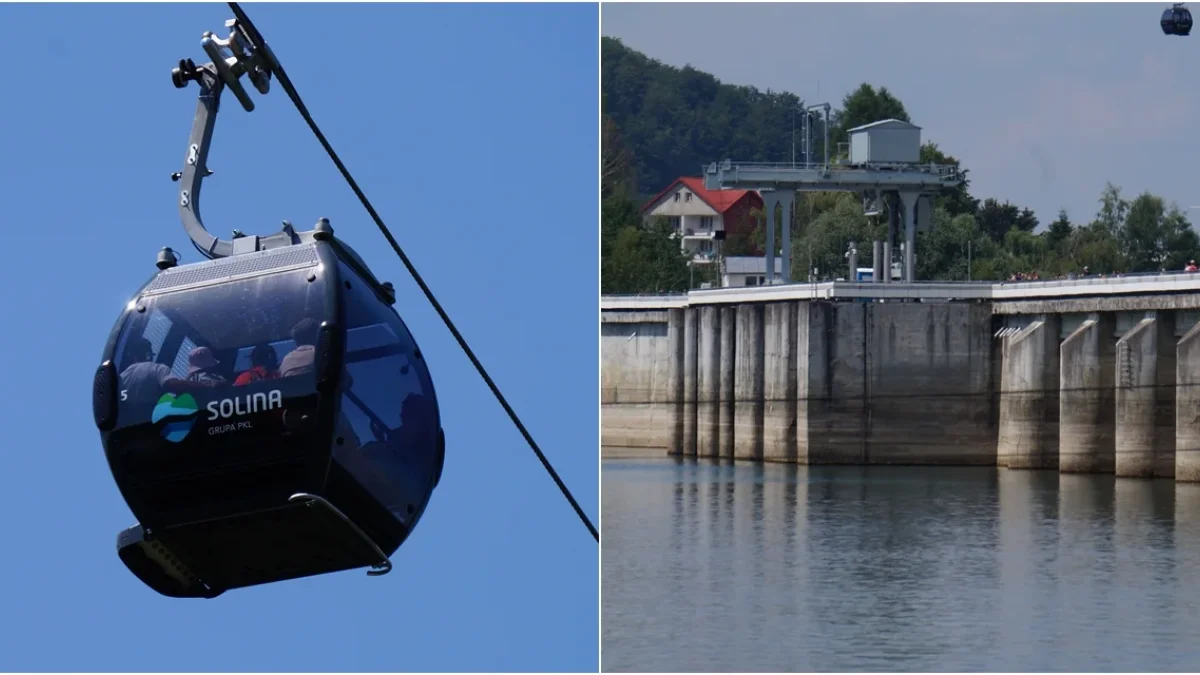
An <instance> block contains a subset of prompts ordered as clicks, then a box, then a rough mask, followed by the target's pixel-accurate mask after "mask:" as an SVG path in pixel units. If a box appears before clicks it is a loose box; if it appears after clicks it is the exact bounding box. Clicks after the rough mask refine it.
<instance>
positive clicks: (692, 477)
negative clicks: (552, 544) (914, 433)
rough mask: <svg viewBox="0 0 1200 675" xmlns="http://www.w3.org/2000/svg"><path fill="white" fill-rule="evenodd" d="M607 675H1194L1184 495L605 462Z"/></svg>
mask: <svg viewBox="0 0 1200 675" xmlns="http://www.w3.org/2000/svg"><path fill="white" fill-rule="evenodd" d="M602 541H603V567H602V574H603V586H602V626H603V628H602V632H603V636H602V650H603V651H602V657H601V658H602V668H603V669H604V670H606V671H628V670H641V671H646V670H650V671H663V670H672V671H680V670H681V671H738V672H745V671H779V670H823V671H862V670H937V671H978V670H992V671H1029V670H1035V671H1063V670H1067V671H1097V670H1099V671H1162V670H1182V671H1195V670H1197V669H1200V486H1192V485H1178V486H1177V485H1175V483H1174V482H1173V481H1170V480H1156V481H1148V480H1130V479H1122V480H1117V479H1114V478H1113V477H1111V476H1071V475H1065V476H1060V475H1059V474H1058V473H1056V472H1018V471H1007V470H1003V469H1001V470H997V469H994V468H979V469H974V468H917V467H802V466H785V465H767V466H757V465H754V464H750V463H746V464H743V463H738V464H731V463H719V462H708V461H700V462H696V461H686V460H685V461H675V460H669V459H665V460H614V461H605V462H604V465H603V540H602Z"/></svg>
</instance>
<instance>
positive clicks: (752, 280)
mask: <svg viewBox="0 0 1200 675" xmlns="http://www.w3.org/2000/svg"><path fill="white" fill-rule="evenodd" d="M746 285H747V286H757V285H758V277H746Z"/></svg>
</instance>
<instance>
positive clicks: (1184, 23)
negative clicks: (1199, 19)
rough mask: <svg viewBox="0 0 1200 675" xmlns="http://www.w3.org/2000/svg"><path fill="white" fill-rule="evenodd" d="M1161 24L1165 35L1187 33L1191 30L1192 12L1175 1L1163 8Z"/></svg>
mask: <svg viewBox="0 0 1200 675" xmlns="http://www.w3.org/2000/svg"><path fill="white" fill-rule="evenodd" d="M1161 25H1162V31H1163V33H1164V34H1166V35H1188V34H1190V33H1191V32H1192V13H1191V12H1190V11H1189V10H1188V8H1187V7H1184V6H1183V4H1182V3H1176V4H1174V5H1171V7H1169V8H1167V9H1165V10H1163V14H1162V21H1161Z"/></svg>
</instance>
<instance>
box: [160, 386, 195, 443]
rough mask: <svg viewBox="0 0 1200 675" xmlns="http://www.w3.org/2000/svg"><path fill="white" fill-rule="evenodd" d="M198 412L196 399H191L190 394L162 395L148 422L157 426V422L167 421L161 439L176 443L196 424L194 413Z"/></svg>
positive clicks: (185, 436)
mask: <svg viewBox="0 0 1200 675" xmlns="http://www.w3.org/2000/svg"><path fill="white" fill-rule="evenodd" d="M199 411H200V409H199V407H198V406H197V405H196V399H194V398H192V395H191V394H180V395H179V396H175V394H163V395H162V398H160V399H158V403H157V404H156V405H155V406H154V413H153V414H152V415H151V416H150V421H151V422H153V423H155V424H157V423H158V421H159V420H163V419H165V420H167V423H166V425H165V426H164V427H163V430H162V435H163V438H165V439H167V440H168V441H171V442H172V443H178V442H179V441H182V440H183V439H184V438H187V435H188V433H189V432H191V430H192V427H193V426H194V425H195V424H196V413H197V412H199Z"/></svg>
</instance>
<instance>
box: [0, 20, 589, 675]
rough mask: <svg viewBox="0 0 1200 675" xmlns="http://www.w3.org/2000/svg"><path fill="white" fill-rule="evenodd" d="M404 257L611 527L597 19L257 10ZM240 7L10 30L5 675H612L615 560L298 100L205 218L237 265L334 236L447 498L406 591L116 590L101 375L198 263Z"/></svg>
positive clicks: (1, 145)
mask: <svg viewBox="0 0 1200 675" xmlns="http://www.w3.org/2000/svg"><path fill="white" fill-rule="evenodd" d="M245 8H246V10H247V11H248V12H249V14H250V16H251V18H252V19H254V20H255V22H256V23H257V24H258V26H259V28H260V30H262V31H263V33H264V34H265V36H266V38H267V39H268V40H269V41H270V43H271V45H272V47H273V49H274V51H275V53H276V54H277V55H278V56H279V58H280V60H281V61H282V62H283V64H284V67H285V68H287V70H288V74H289V75H290V76H291V78H292V80H293V81H294V82H295V84H296V86H297V88H298V89H299V91H300V94H301V96H303V97H304V99H305V101H306V103H307V104H308V107H309V109H310V110H311V111H312V113H313V115H314V117H315V118H316V120H317V123H318V124H319V125H321V127H322V129H323V130H324V132H325V133H326V135H327V136H328V137H329V139H330V141H331V142H332V143H333V145H334V147H335V148H336V149H337V150H338V152H339V153H340V154H341V157H342V159H343V161H345V162H346V164H347V166H348V167H349V168H350V170H351V172H352V173H353V174H354V175H355V177H356V178H357V180H358V181H359V183H360V185H361V186H362V188H363V189H364V190H365V192H366V193H367V195H368V197H369V198H370V199H371V200H372V201H373V203H374V204H375V207H376V208H377V210H378V211H379V212H380V214H381V215H382V216H383V217H384V219H385V221H387V222H388V224H389V225H390V226H391V228H392V231H393V232H394V233H395V234H396V235H397V237H398V239H399V240H400V242H401V245H402V246H404V247H405V249H406V252H407V253H408V254H409V256H410V257H411V258H412V259H413V261H414V262H415V264H416V265H417V268H418V269H419V270H420V271H421V273H422V274H423V275H424V276H425V278H426V280H427V282H428V283H429V284H430V286H431V287H432V288H433V290H434V292H435V293H436V294H437V295H438V296H439V298H440V300H441V301H442V303H443V305H444V307H445V308H446V309H447V311H448V312H449V313H450V315H451V317H452V318H453V319H454V320H455V321H456V323H457V325H458V327H459V329H460V330H461V331H462V332H463V334H464V335H465V336H466V338H467V340H468V341H469V342H470V343H471V345H472V346H473V348H474V349H475V350H476V353H477V354H478V355H479V357H480V358H481V360H482V361H483V362H484V364H485V366H487V368H488V369H489V371H490V372H491V374H492V376H493V377H494V379H495V380H496V381H497V383H498V384H499V386H500V387H501V389H502V390H503V391H504V392H505V394H506V395H507V396H508V398H509V400H510V402H511V403H512V405H513V406H514V407H515V409H516V410H517V411H518V413H519V414H520V415H521V416H522V417H523V419H524V421H525V423H526V425H527V426H528V428H529V429H530V430H531V432H532V433H533V435H534V437H535V438H536V439H537V440H538V442H539V443H540V444H541V446H542V448H543V449H544V450H545V451H546V453H547V455H548V456H549V457H550V459H551V461H552V462H553V463H554V464H555V466H556V468H558V470H559V472H560V474H561V475H562V477H563V479H564V480H565V481H566V482H567V484H568V485H569V486H570V487H571V488H572V489H573V490H574V492H575V494H576V496H577V498H578V499H579V500H580V502H581V503H582V504H583V505H584V508H585V509H586V510H587V512H588V513H589V515H590V516H591V517H592V518H593V520H595V519H596V518H598V516H599V508H598V501H599V497H598V487H599V476H598V460H597V447H598V443H597V429H598V424H597V421H598V401H597V398H596V392H597V380H596V378H597V366H596V363H597V361H596V358H597V356H596V354H597V353H598V348H597V347H598V346H597V342H596V328H595V313H596V301H597V300H596V299H597V297H598V293H599V289H598V284H597V278H598V277H597V266H596V265H597V262H596V261H597V249H596V241H597V240H596V214H597V210H598V195H597V191H596V185H597V154H598V139H597V136H598V134H597V130H596V129H597V127H596V124H597V123H596V110H597V109H598V106H599V101H598V94H597V88H598V82H597V68H598V64H597V50H596V34H597V22H598V10H597V8H596V7H595V6H587V5H570V6H550V5H527V6H500V5H487V6H466V5H441V6H429V5H382V4H369V5H365V4H364V5H353V4H348V5H336V6H334V5H313V4H306V5H286V4H264V5H257V4H249V5H246V6H245ZM229 16H231V15H230V13H229V10H228V8H227V7H226V6H225V5H224V4H223V3H221V4H175V5H156V4H137V5H13V4H0V25H4V26H8V27H10V28H13V30H9V31H8V33H7V37H6V41H7V42H6V53H8V54H9V55H10V57H11V58H13V59H15V63H14V65H13V67H11V68H9V69H8V70H7V71H6V75H5V78H4V85H5V95H4V96H3V99H4V101H5V103H4V104H3V105H2V106H0V158H3V161H0V204H2V205H3V211H2V213H3V217H4V220H5V226H4V232H5V240H6V244H7V249H6V250H7V253H8V258H7V261H6V264H5V265H3V266H2V267H0V281H2V282H3V284H4V286H5V288H7V289H8V298H9V300H8V302H9V305H8V308H7V309H8V312H7V317H8V322H6V324H5V330H3V331H0V346H2V347H3V351H4V353H6V354H7V355H8V357H9V358H8V367H7V369H6V370H7V377H6V381H7V383H8V384H7V385H6V386H3V387H0V407H2V408H3V410H4V414H3V419H4V422H3V424H2V425H0V429H2V431H0V438H2V439H3V445H4V447H5V448H6V449H7V453H6V454H7V457H8V465H7V472H6V473H7V476H8V480H7V481H6V484H5V488H4V490H3V491H0V508H2V510H3V512H4V513H5V514H6V516H7V517H6V518H5V519H4V521H5V525H6V529H7V531H6V532H5V535H4V536H5V540H6V542H7V546H6V551H7V552H6V554H5V555H2V556H0V584H2V587H0V590H2V591H3V599H2V600H0V624H2V625H3V626H4V630H3V631H2V632H0V670H10V671H11V670H18V671H20V670H58V671H62V670H66V671H73V670H76V671H77V670H84V671H96V670H101V671H104V670H118V671H130V670H133V671H138V670H151V671H160V670H185V671H220V670H238V671H258V670H282V671H324V670H334V671H345V670H352V671H353V670H384V671H394V670H402V671H403V670H417V671H425V670H485V671H496V670H521V671H530V670H555V671H563V670H592V671H594V670H595V669H596V668H597V666H598V658H597V651H598V638H597V635H598V615H597V596H598V591H597V574H598V568H597V560H598V550H597V549H598V547H597V545H596V543H595V541H594V540H593V539H592V538H591V537H590V536H589V534H588V533H587V531H586V530H585V529H584V528H583V527H582V525H581V524H580V522H579V521H578V520H577V519H576V516H575V514H574V513H573V512H572V511H571V509H570V507H569V506H568V505H567V504H566V502H565V501H564V500H563V498H562V496H561V495H560V494H559V493H558V490H557V488H556V487H555V486H554V484H553V482H552V481H551V480H550V479H549V478H548V477H547V476H546V475H545V473H544V471H543V470H542V468H541V466H540V464H539V463H538V462H537V460H536V458H535V457H534V456H533V453H532V452H531V451H530V450H529V449H528V447H527V446H526V445H525V443H524V441H523V439H522V438H521V437H520V435H519V434H518V432H517V431H516V430H515V429H514V428H513V426H512V424H511V422H510V421H509V420H508V418H507V417H506V416H505V414H504V412H503V410H502V409H501V408H500V406H499V405H498V404H497V403H496V402H495V401H494V399H493V398H492V395H491V393H490V392H489V391H488V390H487V388H486V386H485V385H484V384H483V383H482V381H481V380H480V378H479V377H478V375H477V374H476V372H475V371H474V369H473V368H472V366H471V365H470V362H469V361H468V360H467V359H466V358H465V357H464V356H463V355H462V353H461V351H460V350H459V347H458V346H457V344H456V343H455V342H454V340H453V338H452V337H451V336H450V334H449V332H448V331H447V330H446V329H445V327H444V326H443V325H442V323H441V321H440V320H439V319H438V317H437V315H436V314H435V313H434V312H433V310H432V309H431V308H430V307H429V306H428V303H427V302H426V300H425V299H424V297H423V296H422V295H421V293H420V290H419V289H418V288H417V287H416V285H415V284H414V283H413V282H412V280H411V279H410V278H409V277H408V276H407V274H406V272H405V271H404V269H403V267H402V266H401V265H400V263H399V262H398V261H397V260H396V259H395V257H394V254H393V253H392V252H391V250H390V248H388V246H387V243H386V241H385V240H384V238H383V237H382V235H381V234H380V233H379V232H378V230H377V229H376V228H375V225H374V224H373V223H372V222H371V221H370V219H369V217H368V215H367V214H366V212H365V210H364V209H363V208H362V207H361V206H360V205H359V203H358V202H357V200H356V198H355V197H354V195H353V193H352V192H351V190H350V189H349V188H348V187H347V186H346V185H345V183H344V182H343V181H342V179H341V177H340V176H339V175H338V173H337V171H336V168H335V167H334V166H333V164H332V162H331V161H330V160H329V159H328V158H327V157H326V155H325V154H324V151H323V150H322V149H321V147H320V145H319V144H318V143H317V141H316V140H315V139H314V138H313V137H312V135H311V133H310V132H309V131H308V129H307V127H306V126H305V125H304V122H303V120H302V119H301V118H300V116H299V114H298V113H297V112H296V111H295V110H294V109H293V108H292V105H291V103H290V102H289V101H288V99H287V97H286V96H285V95H284V94H283V92H282V91H281V90H279V89H278V88H277V87H276V88H273V90H272V92H271V93H270V94H269V95H268V96H266V97H257V99H256V102H257V104H258V108H257V110H255V112H253V113H250V114H247V113H246V112H244V111H243V110H242V109H241V107H240V106H238V105H237V103H236V100H235V99H234V98H233V97H232V96H230V95H228V94H226V96H225V98H224V99H223V106H222V110H221V113H222V114H221V117H220V119H219V121H218V123H217V128H216V135H215V141H214V144H213V148H212V152H211V154H210V156H209V166H210V168H212V169H213V170H214V171H215V175H214V176H213V177H212V178H210V179H208V181H206V182H205V188H204V200H203V213H204V215H205V220H206V221H207V223H208V225H209V227H210V229H212V230H213V231H215V232H217V233H218V234H219V235H220V236H222V237H228V236H229V232H230V230H232V229H233V228H235V227H237V228H240V229H242V230H243V231H247V232H253V233H261V234H266V233H271V232H274V231H276V230H277V229H278V226H279V223H280V221H281V220H283V219H285V218H286V219H290V220H291V221H292V222H293V223H295V225H296V226H297V227H298V228H301V229H310V228H311V226H312V224H313V223H314V222H315V221H316V219H317V218H318V217H321V216H325V217H328V218H329V219H330V220H331V222H332V224H333V226H334V228H335V229H336V231H337V232H338V235H339V236H340V237H343V238H345V239H346V240H347V241H349V242H350V243H351V244H352V245H353V246H354V247H355V248H356V249H357V250H358V252H359V253H360V254H362V255H363V257H364V258H365V259H366V260H367V261H368V263H369V264H370V265H372V267H373V269H374V271H375V273H376V275H377V276H378V277H380V278H381V279H387V280H391V281H393V282H394V283H395V284H396V288H397V295H398V302H397V309H399V310H400V311H401V314H402V316H403V317H404V319H405V321H406V322H407V324H408V326H409V328H410V329H411V330H412V331H413V333H414V336H415V337H416V339H417V341H418V343H419V345H420V346H421V348H422V351H423V352H424V353H425V355H426V359H427V361H428V362H429V364H430V367H431V369H432V372H433V376H434V380H435V383H436V387H437V392H438V394H439V397H440V404H441V409H442V415H443V424H444V426H445V428H446V435H447V446H448V447H447V458H446V467H445V474H444V476H443V478H442V482H441V485H440V486H439V487H438V489H437V491H436V492H435V493H434V496H433V499H432V501H431V503H430V506H429V509H428V510H427V511H426V513H425V516H424V518H423V519H422V521H421V523H420V525H419V527H418V528H417V530H416V531H415V532H414V534H413V536H412V537H411V538H410V539H409V541H408V542H407V543H406V544H405V545H404V546H402V547H401V549H400V550H399V551H397V553H396V555H395V556H394V558H393V560H394V562H395V565H396V569H395V570H394V571H393V572H392V573H391V574H390V575H388V576H385V577H382V578H378V579H371V578H367V577H366V576H365V573H364V571H363V570H357V571H351V572H343V573H340V574H336V575H328V576H324V577H314V578H309V579H303V580H298V581H291V582H285V583H282V584H275V585H270V586H263V587H257V588H252V589H246V590H240V591H232V592H230V593H227V594H226V595H225V596H222V597H221V598H219V599H217V600H213V601H183V600H171V599H167V598H163V597H160V596H158V595H157V594H155V593H154V592H152V591H150V590H149V589H147V588H146V587H144V586H143V585H142V584H141V583H140V582H139V581H137V580H136V579H135V578H134V577H133V576H132V575H131V574H130V573H129V572H128V571H127V570H126V569H125V568H124V566H123V565H122V564H121V563H120V561H119V559H118V558H117V555H116V551H115V537H116V534H117V532H118V531H120V530H121V529H122V528H125V527H127V526H129V525H132V524H133V518H132V516H131V515H130V513H129V511H128V509H127V507H126V506H125V504H124V502H123V501H122V499H121V497H120V495H119V494H118V492H117V489H116V487H115V485H114V483H113V481H112V478H111V475H110V474H109V471H108V468H107V465H106V463H105V460H104V456H103V452H102V449H101V446H100V439H99V435H98V433H97V432H96V429H95V427H94V426H93V423H92V418H91V412H90V408H91V404H90V387H91V378H92V373H93V372H94V370H95V368H96V366H97V365H98V363H99V357H100V353H101V349H102V347H103V344H104V340H105V338H106V336H107V334H108V332H109V330H110V328H111V327H112V323H113V321H114V320H115V319H116V317H117V314H118V311H119V310H120V309H121V307H122V305H123V304H124V303H125V302H126V301H127V300H128V298H129V295H130V294H131V293H132V292H133V291H135V290H136V289H137V287H138V286H140V285H141V284H142V283H143V282H144V281H145V280H146V279H147V278H148V277H149V276H150V275H151V274H152V273H153V272H154V271H155V269H154V258H155V254H156V252H157V251H158V249H159V248H160V247H162V246H171V247H173V248H175V249H176V250H177V251H180V252H181V253H182V254H183V255H184V261H185V262H195V261H196V260H197V259H198V254H196V253H195V251H194V249H192V248H191V247H190V246H189V245H188V243H187V238H186V236H185V234H184V232H183V229H182V227H181V226H180V224H179V219H178V215H177V209H176V205H175V190H176V185H175V184H174V183H172V182H171V181H170V179H169V175H170V174H171V172H173V171H178V170H180V169H181V168H182V165H183V160H184V155H185V151H186V147H187V135H188V129H189V126H190V124H191V121H192V115H193V111H194V109H195V105H196V92H197V89H196V88H195V86H194V85H193V86H192V87H190V88H189V89H187V90H182V91H180V90H176V89H174V88H173V87H172V86H171V84H170V81H169V77H168V75H169V73H170V70H171V68H172V67H173V66H174V65H175V63H176V62H177V61H178V60H179V59H180V58H183V57H190V58H192V59H194V60H195V61H197V62H203V61H204V60H205V59H203V58H202V57H203V56H204V53H203V51H202V50H201V48H200V44H199V43H200V36H201V33H202V32H203V31H205V30H212V31H215V32H218V33H221V34H224V33H223V31H224V28H223V22H224V20H225V19H226V18H229Z"/></svg>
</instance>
